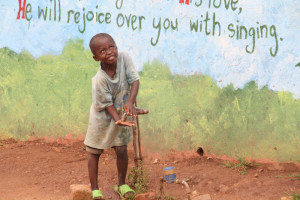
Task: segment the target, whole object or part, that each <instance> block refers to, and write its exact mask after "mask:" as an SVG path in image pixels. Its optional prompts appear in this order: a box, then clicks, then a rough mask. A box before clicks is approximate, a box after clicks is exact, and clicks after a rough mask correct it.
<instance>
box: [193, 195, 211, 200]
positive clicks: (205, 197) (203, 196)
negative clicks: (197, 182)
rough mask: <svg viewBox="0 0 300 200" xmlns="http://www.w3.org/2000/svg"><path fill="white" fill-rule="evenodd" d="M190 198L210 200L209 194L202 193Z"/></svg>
mask: <svg viewBox="0 0 300 200" xmlns="http://www.w3.org/2000/svg"><path fill="white" fill-rule="evenodd" d="M192 200H211V197H210V194H203V195H199V196H196V197H193V198H192Z"/></svg>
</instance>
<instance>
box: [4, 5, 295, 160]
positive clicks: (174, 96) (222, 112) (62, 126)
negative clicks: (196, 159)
mask: <svg viewBox="0 0 300 200" xmlns="http://www.w3.org/2000/svg"><path fill="white" fill-rule="evenodd" d="M0 6H1V9H0V16H1V20H0V28H1V32H0V58H1V59H0V67H1V70H0V110H1V113H0V136H1V137H11V136H13V137H16V138H22V139H27V138H29V137H30V136H36V137H37V136H40V137H44V136H47V137H55V138H57V137H64V136H65V135H67V134H68V133H69V134H72V135H73V136H74V137H75V136H78V135H84V134H85V131H86V128H87V122H88V112H89V106H90V104H91V78H92V77H93V76H94V74H95V73H96V71H97V69H98V66H97V63H95V62H94V61H93V60H92V55H91V52H90V50H89V48H88V44H89V40H90V38H91V37H92V36H93V35H95V34H96V33H99V32H106V33H109V34H111V35H112V36H113V37H114V39H115V41H116V44H117V46H118V49H119V50H120V51H127V52H128V53H129V54H130V55H131V57H132V59H133V61H134V63H135V65H136V67H137V69H138V70H139V72H140V75H141V88H140V92H139V97H138V103H139V104H140V105H141V106H142V107H148V108H149V109H150V110H151V115H148V116H145V117H143V118H142V119H141V128H142V131H143V138H144V141H145V145H146V146H147V147H148V148H149V149H150V148H155V149H161V150H167V149H169V148H176V149H179V150H184V149H195V148H197V147H199V146H201V147H204V148H205V149H206V150H207V151H208V152H210V153H215V154H218V155H222V154H226V155H228V156H252V157H264V158H270V159H275V160H279V161H289V160H292V161H300V132H299V130H300V114H299V113H300V102H299V98H300V39H299V37H298V33H299V31H300V24H299V22H298V19H299V18H300V12H299V9H300V2H297V1H293V0H287V1H284V2H283V1H280V0H275V1H274V0H265V1H260V0H147V1H136V0H127V1H124V0H115V1H111V0H95V1H87V0H76V1H68V0H43V1H37V0H14V1H9V2H1V3H0ZM148 138H149V139H150V138H156V140H153V139H151V140H149V139H148ZM146 141H147V142H146ZM150 141H151V142H150ZM162 143H163V144H164V145H160V144H162Z"/></svg>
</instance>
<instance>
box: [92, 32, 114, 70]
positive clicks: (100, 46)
mask: <svg viewBox="0 0 300 200" xmlns="http://www.w3.org/2000/svg"><path fill="white" fill-rule="evenodd" d="M93 43H94V44H93V50H92V51H93V52H94V56H93V58H94V59H95V60H96V61H101V63H102V64H104V65H107V64H108V65H111V64H115V63H117V58H118V49H117V46H116V44H115V42H114V41H113V40H112V39H111V38H109V37H101V38H96V39H95V40H94V41H93Z"/></svg>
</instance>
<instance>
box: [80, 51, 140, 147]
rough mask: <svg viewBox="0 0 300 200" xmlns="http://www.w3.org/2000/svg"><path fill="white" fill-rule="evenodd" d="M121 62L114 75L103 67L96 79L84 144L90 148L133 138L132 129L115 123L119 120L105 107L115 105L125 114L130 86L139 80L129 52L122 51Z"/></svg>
mask: <svg viewBox="0 0 300 200" xmlns="http://www.w3.org/2000/svg"><path fill="white" fill-rule="evenodd" d="M117 63H118V64H117V69H116V74H115V76H114V77H113V78H111V77H109V76H108V75H107V74H106V73H105V72H104V71H103V70H102V69H101V67H100V68H99V70H98V72H97V74H96V75H95V76H94V77H93V79H92V106H91V108H90V117H89V125H88V130H87V133H86V137H85V140H84V144H85V145H87V146H89V147H93V148H97V149H107V148H110V147H113V146H122V145H126V144H128V143H129V141H130V140H131V138H132V132H131V128H130V127H128V126H118V125H115V121H114V120H113V118H112V117H111V116H110V115H109V113H108V112H107V111H106V110H105V108H106V107H108V106H111V105H114V106H115V108H116V110H117V112H118V113H119V115H121V114H122V113H121V112H122V108H123V105H124V104H125V103H126V102H127V101H128V98H129V94H130V85H131V84H132V83H133V82H134V81H137V80H139V75H138V72H137V71H136V69H135V66H134V65H133V63H132V60H131V58H130V57H129V55H128V54H127V53H119V54H118V59H117Z"/></svg>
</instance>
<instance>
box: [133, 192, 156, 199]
mask: <svg viewBox="0 0 300 200" xmlns="http://www.w3.org/2000/svg"><path fill="white" fill-rule="evenodd" d="M134 199H135V200H155V199H156V197H155V193H154V192H148V193H143V194H138V195H136V196H135V198H134Z"/></svg>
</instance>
